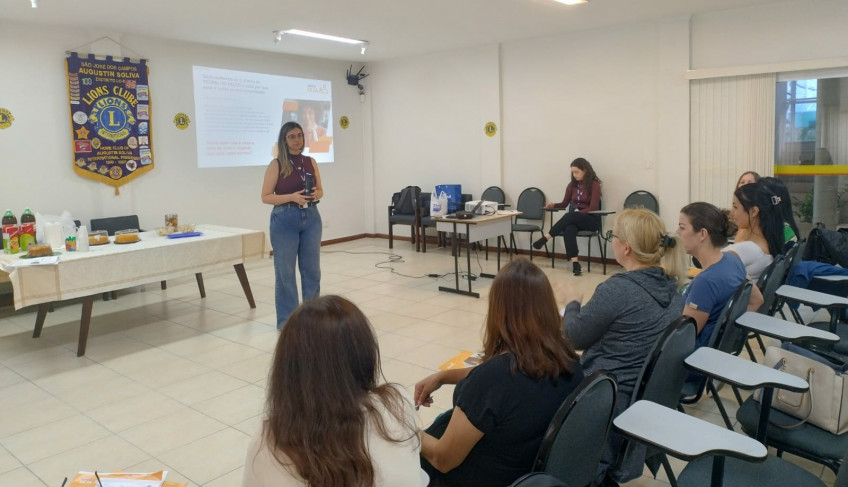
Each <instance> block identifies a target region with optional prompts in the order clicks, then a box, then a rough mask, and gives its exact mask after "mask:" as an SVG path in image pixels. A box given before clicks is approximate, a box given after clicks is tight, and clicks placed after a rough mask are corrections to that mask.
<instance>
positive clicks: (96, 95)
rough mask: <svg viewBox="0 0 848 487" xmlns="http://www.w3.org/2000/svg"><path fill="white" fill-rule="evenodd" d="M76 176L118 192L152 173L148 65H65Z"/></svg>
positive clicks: (82, 61) (86, 60)
mask: <svg viewBox="0 0 848 487" xmlns="http://www.w3.org/2000/svg"><path fill="white" fill-rule="evenodd" d="M65 65H66V67H67V71H68V97H69V99H70V107H71V135H72V138H73V151H74V159H73V160H74V171H76V173H77V174H79V175H80V176H83V177H86V178H90V179H94V180H97V181H100V182H102V183H104V184H108V185H110V186H113V187H115V194H117V193H118V187H119V186H121V185H122V184H125V183H127V182H129V181H131V180H132V179H133V178H135V177H136V176H138V175H139V174H143V173H145V172H147V171H150V170H151V169H153V152H152V147H153V146H152V141H153V140H152V135H151V134H152V131H151V127H150V87H149V86H148V84H147V60H145V59H141V60H130V59H129V58H123V59H121V60H116V59H113V58H112V57H111V56H106V57H105V59H103V58H95V56H94V55H93V54H88V55H87V56H84V57H82V56H80V55H79V54H77V53H75V52H72V53H70V56H68V57H67V58H66V59H65Z"/></svg>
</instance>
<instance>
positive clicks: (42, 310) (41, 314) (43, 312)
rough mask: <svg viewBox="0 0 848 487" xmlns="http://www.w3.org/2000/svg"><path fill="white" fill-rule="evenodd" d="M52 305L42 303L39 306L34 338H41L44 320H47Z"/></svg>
mask: <svg viewBox="0 0 848 487" xmlns="http://www.w3.org/2000/svg"><path fill="white" fill-rule="evenodd" d="M51 304H52V303H42V304H39V305H38V313H37V314H36V315H35V328H34V329H33V330H32V337H33V338H38V337H40V336H41V329H42V328H44V319H45V318H47V311H48V310H49V309H50V305H51Z"/></svg>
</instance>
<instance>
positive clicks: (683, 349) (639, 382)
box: [611, 316, 697, 483]
mask: <svg viewBox="0 0 848 487" xmlns="http://www.w3.org/2000/svg"><path fill="white" fill-rule="evenodd" d="M696 331H697V327H696V325H695V320H694V318H692V317H690V316H681V317H679V318H677V319H675V320H674V321H672V322H671V323H670V324H669V325H668V327H666V329H665V331H663V334H662V335H660V337H659V338H658V339H657V341H656V343H654V346H653V347H652V348H651V351H650V353H649V354H648V358H647V359H646V360H645V363H644V365H642V370H641V371H640V372H639V376H638V378H637V379H636V386H635V387H634V388H633V394H632V396H631V397H630V404H629V406H630V405H633V404H634V403H636V401H640V400H646V401H651V402H655V403H657V404H660V405H662V406H665V407H667V408H674V407H676V406H677V402H678V401H679V400H680V391H681V390H682V389H683V383H684V382H685V381H686V376H687V374H688V373H687V371H686V367H685V365H684V360H685V359H686V357H688V356H689V355H691V354H692V352H693V351H694V350H695V335H696ZM611 438H613V437H612V436H611ZM643 464H646V465H647V466H648V468H649V469H650V470H651V472H652V473H653V474H654V475H656V474H657V472H658V471H659V467H660V465H662V466H663V468H664V469H665V471H666V473H667V474H669V477H672V476H673V472H672V470H671V465H670V464H669V462H668V458H666V457H665V455H663V454H662V453H661V452H659V451H657V450H654V449H649V448H648V447H646V446H645V445H644V444H640V443H636V442H632V441H629V440H626V439H625V440H623V441H622V443H621V448H620V450H619V455H618V459H617V461H616V466H615V469H614V470H615V471H617V472H619V473H620V475H623V476H625V477H624V478H619V479H616V480H617V481H619V482H621V483H623V482H629V481H631V480H633V479H635V478H638V477H639V476H640V475H641V474H642V465H643Z"/></svg>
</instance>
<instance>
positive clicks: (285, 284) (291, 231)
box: [271, 205, 322, 328]
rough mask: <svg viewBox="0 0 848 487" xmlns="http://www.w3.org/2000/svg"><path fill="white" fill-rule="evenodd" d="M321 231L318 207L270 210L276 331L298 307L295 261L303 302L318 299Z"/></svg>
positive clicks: (283, 207)
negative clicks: (298, 271) (298, 272)
mask: <svg viewBox="0 0 848 487" xmlns="http://www.w3.org/2000/svg"><path fill="white" fill-rule="evenodd" d="M321 230H322V224H321V214H320V213H318V207H317V206H314V205H313V206H310V207H309V208H300V207H296V206H287V205H278V206H275V207H274V209H273V210H271V248H273V249H274V275H275V281H274V291H275V304H276V306H277V328H282V327H283V325H284V324H285V323H286V320H288V319H289V315H290V314H291V313H292V311H294V309H295V308H297V304H298V299H297V298H298V296H297V282H296V281H295V274H294V266H295V262H297V264H298V267H299V269H300V285H301V288H302V291H303V300H304V301H307V300H309V299H312V298H315V297H318V295H319V294H320V292H321Z"/></svg>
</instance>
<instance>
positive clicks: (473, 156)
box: [369, 46, 502, 235]
mask: <svg viewBox="0 0 848 487" xmlns="http://www.w3.org/2000/svg"><path fill="white" fill-rule="evenodd" d="M369 80H370V82H371V90H372V92H373V97H372V102H371V110H372V114H373V115H372V116H373V125H372V127H373V129H372V130H373V140H372V142H373V164H374V175H373V178H374V188H375V191H374V201H375V204H374V212H375V215H374V222H375V227H374V228H376V231H377V232H379V233H388V224H387V223H388V217H387V214H386V207H387V206H388V205H389V204H390V202H391V196H392V193H394V192H396V191H399V190H400V189H401V188H403V187H405V186H407V185H415V186H420V187H421V190H422V191H426V192H432V191H433V187H434V186H435V185H436V184H461V185H462V191H463V193H471V194H472V195H474V196H475V197H476V198H479V197H480V194H481V193H482V192H483V190H485V189H486V188H487V187H489V186H492V185H501V179H500V178H501V174H500V144H501V133H502V131H501V129H500V126H501V121H500V103H499V96H500V83H499V78H498V47H497V46H486V47H481V48H475V49H467V50H461V51H454V52H449V53H438V54H432V55H427V56H418V57H414V58H409V59H398V60H391V61H385V62H381V63H377V64H376V65H375V66H374V67H373V69H372V71H371V78H369ZM489 121H492V122H495V123H496V124H497V125H498V129H499V131H498V133H497V135H495V136H494V137H488V136H486V135H485V134H484V132H483V128H484V126H485V125H486V123H487V122H489ZM400 234H401V235H406V234H407V232H406V231H405V229H401V230H400Z"/></svg>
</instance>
